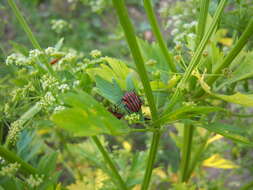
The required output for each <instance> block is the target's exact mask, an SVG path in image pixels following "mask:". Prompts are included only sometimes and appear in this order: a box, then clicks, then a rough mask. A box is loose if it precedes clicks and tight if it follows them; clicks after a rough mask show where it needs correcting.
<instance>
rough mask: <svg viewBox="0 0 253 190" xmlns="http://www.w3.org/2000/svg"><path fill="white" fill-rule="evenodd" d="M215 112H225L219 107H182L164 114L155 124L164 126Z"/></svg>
mask: <svg viewBox="0 0 253 190" xmlns="http://www.w3.org/2000/svg"><path fill="white" fill-rule="evenodd" d="M216 111H226V110H225V109H223V108H220V107H211V106H200V107H197V106H184V107H182V108H179V109H177V110H175V111H173V112H170V113H168V114H165V115H164V116H163V117H161V118H160V119H158V120H157V121H155V123H157V122H159V123H160V124H165V123H168V122H172V121H176V120H179V119H186V118H190V117H193V116H196V115H201V114H208V113H211V112H216Z"/></svg>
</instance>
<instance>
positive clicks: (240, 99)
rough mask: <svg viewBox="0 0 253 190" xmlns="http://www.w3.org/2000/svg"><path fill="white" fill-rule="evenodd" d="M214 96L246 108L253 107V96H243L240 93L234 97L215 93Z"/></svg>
mask: <svg viewBox="0 0 253 190" xmlns="http://www.w3.org/2000/svg"><path fill="white" fill-rule="evenodd" d="M212 95H214V96H215V97H217V98H220V99H222V100H225V101H227V102H231V103H235V104H240V105H243V106H246V107H253V94H242V93H240V92H237V93H236V94H233V95H222V94H215V93H213V94H212Z"/></svg>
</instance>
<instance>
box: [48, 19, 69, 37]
mask: <svg viewBox="0 0 253 190" xmlns="http://www.w3.org/2000/svg"><path fill="white" fill-rule="evenodd" d="M51 25H52V26H51V29H52V30H53V31H55V32H56V33H58V34H61V33H62V32H65V31H68V30H70V29H71V28H72V25H71V24H69V23H68V22H67V21H65V20H63V19H58V20H52V21H51Z"/></svg>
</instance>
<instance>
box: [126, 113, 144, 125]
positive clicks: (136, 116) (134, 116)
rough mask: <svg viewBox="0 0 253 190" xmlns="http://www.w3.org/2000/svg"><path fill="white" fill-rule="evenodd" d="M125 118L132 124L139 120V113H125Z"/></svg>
mask: <svg viewBox="0 0 253 190" xmlns="http://www.w3.org/2000/svg"><path fill="white" fill-rule="evenodd" d="M125 120H127V121H128V123H129V124H133V123H136V122H138V121H139V120H140V115H139V114H137V113H132V114H130V115H126V116H125Z"/></svg>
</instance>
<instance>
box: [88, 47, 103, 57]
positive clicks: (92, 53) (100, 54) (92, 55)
mask: <svg viewBox="0 0 253 190" xmlns="http://www.w3.org/2000/svg"><path fill="white" fill-rule="evenodd" d="M90 56H91V57H92V58H99V57H101V56H102V53H101V51H99V50H97V49H94V50H92V51H91V52H90Z"/></svg>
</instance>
